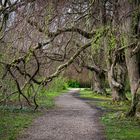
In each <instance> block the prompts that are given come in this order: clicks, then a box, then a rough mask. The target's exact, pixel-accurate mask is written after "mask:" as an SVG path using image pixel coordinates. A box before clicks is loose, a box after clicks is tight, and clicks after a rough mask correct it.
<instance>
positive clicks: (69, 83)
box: [67, 80, 80, 88]
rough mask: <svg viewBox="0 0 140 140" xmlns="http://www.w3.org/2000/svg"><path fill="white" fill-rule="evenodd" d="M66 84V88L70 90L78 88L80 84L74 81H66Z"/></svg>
mask: <svg viewBox="0 0 140 140" xmlns="http://www.w3.org/2000/svg"><path fill="white" fill-rule="evenodd" d="M67 83H68V86H69V87H71V88H79V87H80V83H79V82H77V81H76V80H68V81H67Z"/></svg>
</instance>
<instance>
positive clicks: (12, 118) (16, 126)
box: [0, 108, 39, 140]
mask: <svg viewBox="0 0 140 140" xmlns="http://www.w3.org/2000/svg"><path fill="white" fill-rule="evenodd" d="M9 109H10V108H9ZM38 115H39V113H33V112H32V111H20V110H18V109H17V110H14V109H12V111H11V110H10V111H9V110H5V109H3V110H2V109H1V110H0V139H1V140H15V139H16V136H17V135H18V134H20V133H21V131H22V130H23V128H26V127H28V126H29V125H30V124H31V122H32V120H33V119H34V118H35V117H37V116H38Z"/></svg>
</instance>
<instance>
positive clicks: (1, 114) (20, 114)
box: [0, 90, 66, 140]
mask: <svg viewBox="0 0 140 140" xmlns="http://www.w3.org/2000/svg"><path fill="white" fill-rule="evenodd" d="M42 92H43V91H42ZM63 92H66V90H65V91H55V92H53V91H49V92H48V91H45V92H44V93H40V95H41V96H39V98H38V103H39V105H40V108H42V107H43V108H46V109H51V108H53V107H55V101H54V99H55V97H57V96H59V95H60V94H62V93H63ZM40 115H42V112H41V111H37V112H33V110H29V109H28V108H25V109H22V110H19V109H17V108H16V107H2V106H0V140H15V139H16V137H17V136H18V135H19V134H20V133H22V130H23V129H24V128H27V127H28V126H29V125H30V124H31V123H32V121H33V119H35V118H36V117H38V116H40Z"/></svg>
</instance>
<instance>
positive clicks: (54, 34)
mask: <svg viewBox="0 0 140 140" xmlns="http://www.w3.org/2000/svg"><path fill="white" fill-rule="evenodd" d="M27 22H28V23H29V24H30V25H31V26H33V27H35V28H36V29H37V30H38V31H39V32H41V33H45V34H47V36H48V37H50V38H55V37H57V36H58V35H60V34H62V33H66V32H75V33H78V34H80V35H82V36H83V37H85V38H87V39H91V38H93V36H94V35H95V33H96V31H93V32H91V33H90V32H86V31H84V30H82V29H80V28H76V27H71V28H64V29H57V31H55V32H49V31H48V32H47V33H46V32H45V30H44V29H42V28H41V27H39V25H38V24H37V23H36V22H34V21H31V20H27Z"/></svg>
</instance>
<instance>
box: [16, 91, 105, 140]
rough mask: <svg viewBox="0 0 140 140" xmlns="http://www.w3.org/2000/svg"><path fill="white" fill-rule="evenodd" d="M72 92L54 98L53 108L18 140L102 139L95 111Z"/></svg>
mask: <svg viewBox="0 0 140 140" xmlns="http://www.w3.org/2000/svg"><path fill="white" fill-rule="evenodd" d="M77 92H78V90H71V91H69V92H68V93H67V94H63V95H61V96H59V97H57V98H56V106H57V107H56V108H55V109H54V110H50V111H47V112H46V114H45V115H43V116H41V117H39V118H37V119H36V120H35V121H34V122H33V123H32V125H31V126H30V127H29V128H28V129H26V130H25V131H24V134H23V135H22V136H21V137H20V138H19V139H18V140H105V136H104V129H103V126H102V125H101V124H100V123H99V115H98V113H99V112H98V110H97V109H96V108H91V107H90V106H89V105H88V104H86V103H85V102H84V101H82V100H80V99H77V98H75V97H74V96H73V94H75V93H77Z"/></svg>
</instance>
